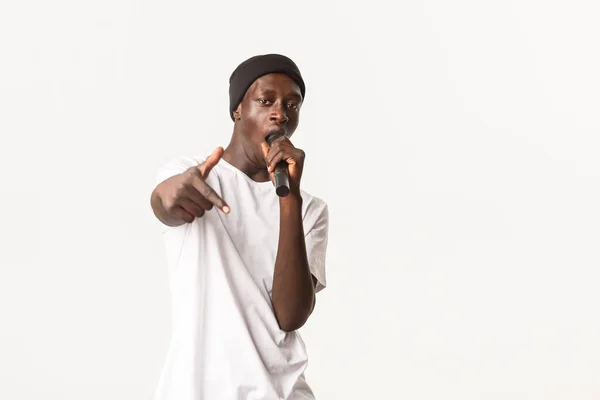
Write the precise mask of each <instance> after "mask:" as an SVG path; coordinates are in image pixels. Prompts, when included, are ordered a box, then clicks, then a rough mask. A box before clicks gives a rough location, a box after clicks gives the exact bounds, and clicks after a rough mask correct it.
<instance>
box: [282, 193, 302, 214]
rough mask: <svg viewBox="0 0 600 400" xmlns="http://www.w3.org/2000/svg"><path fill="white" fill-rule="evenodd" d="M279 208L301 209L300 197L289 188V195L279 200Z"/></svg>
mask: <svg viewBox="0 0 600 400" xmlns="http://www.w3.org/2000/svg"><path fill="white" fill-rule="evenodd" d="M279 206H280V207H282V209H284V208H285V209H290V210H291V209H294V208H301V207H302V196H301V195H300V192H299V191H296V190H293V189H292V188H290V193H289V194H288V195H287V196H285V197H280V198H279Z"/></svg>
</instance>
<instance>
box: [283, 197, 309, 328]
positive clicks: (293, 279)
mask: <svg viewBox="0 0 600 400" xmlns="http://www.w3.org/2000/svg"><path fill="white" fill-rule="evenodd" d="M279 209H280V225H279V245H278V248H277V257H276V259H275V272H274V276H273V292H272V301H273V308H274V309H275V316H276V318H277V321H278V322H279V326H280V327H281V329H282V330H284V331H286V332H290V331H293V330H296V329H299V328H300V327H302V326H303V325H304V323H305V322H306V321H307V320H308V317H309V316H310V314H311V313H312V310H313V309H314V305H315V278H314V277H313V276H312V274H311V273H310V269H309V267H308V257H307V255H306V244H305V242H304V228H303V226H302V197H301V196H300V195H299V194H295V193H293V192H291V193H290V194H289V195H288V196H287V197H282V198H280V200H279Z"/></svg>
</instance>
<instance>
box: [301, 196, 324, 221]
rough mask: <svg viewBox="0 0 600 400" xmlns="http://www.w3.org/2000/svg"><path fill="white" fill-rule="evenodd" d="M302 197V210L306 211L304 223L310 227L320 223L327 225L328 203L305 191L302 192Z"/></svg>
mask: <svg viewBox="0 0 600 400" xmlns="http://www.w3.org/2000/svg"><path fill="white" fill-rule="evenodd" d="M300 192H301V195H302V203H303V204H302V208H303V210H304V221H305V223H306V224H307V225H308V226H314V225H316V224H317V223H318V222H324V223H327V221H328V220H329V208H328V205H327V202H326V201H325V200H324V199H322V198H320V197H317V196H315V195H313V194H310V193H308V192H306V191H304V190H301V191H300Z"/></svg>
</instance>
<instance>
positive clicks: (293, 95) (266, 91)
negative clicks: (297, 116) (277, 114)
mask: <svg viewBox="0 0 600 400" xmlns="http://www.w3.org/2000/svg"><path fill="white" fill-rule="evenodd" d="M259 94H260V95H262V96H265V95H268V94H276V92H275V91H274V90H273V89H261V90H259ZM285 97H287V98H293V99H295V100H298V101H300V100H302V96H301V95H299V94H298V93H295V92H294V93H291V94H288V95H286V96H285Z"/></svg>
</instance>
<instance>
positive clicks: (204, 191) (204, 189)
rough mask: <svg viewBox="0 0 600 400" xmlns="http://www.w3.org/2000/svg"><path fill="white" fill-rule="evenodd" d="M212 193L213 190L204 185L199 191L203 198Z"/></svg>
mask: <svg viewBox="0 0 600 400" xmlns="http://www.w3.org/2000/svg"><path fill="white" fill-rule="evenodd" d="M212 193H213V189H212V188H211V187H210V186H208V185H204V186H203V187H202V189H201V191H200V194H201V195H202V196H204V197H208V196H210V195H211V194H212Z"/></svg>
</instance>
